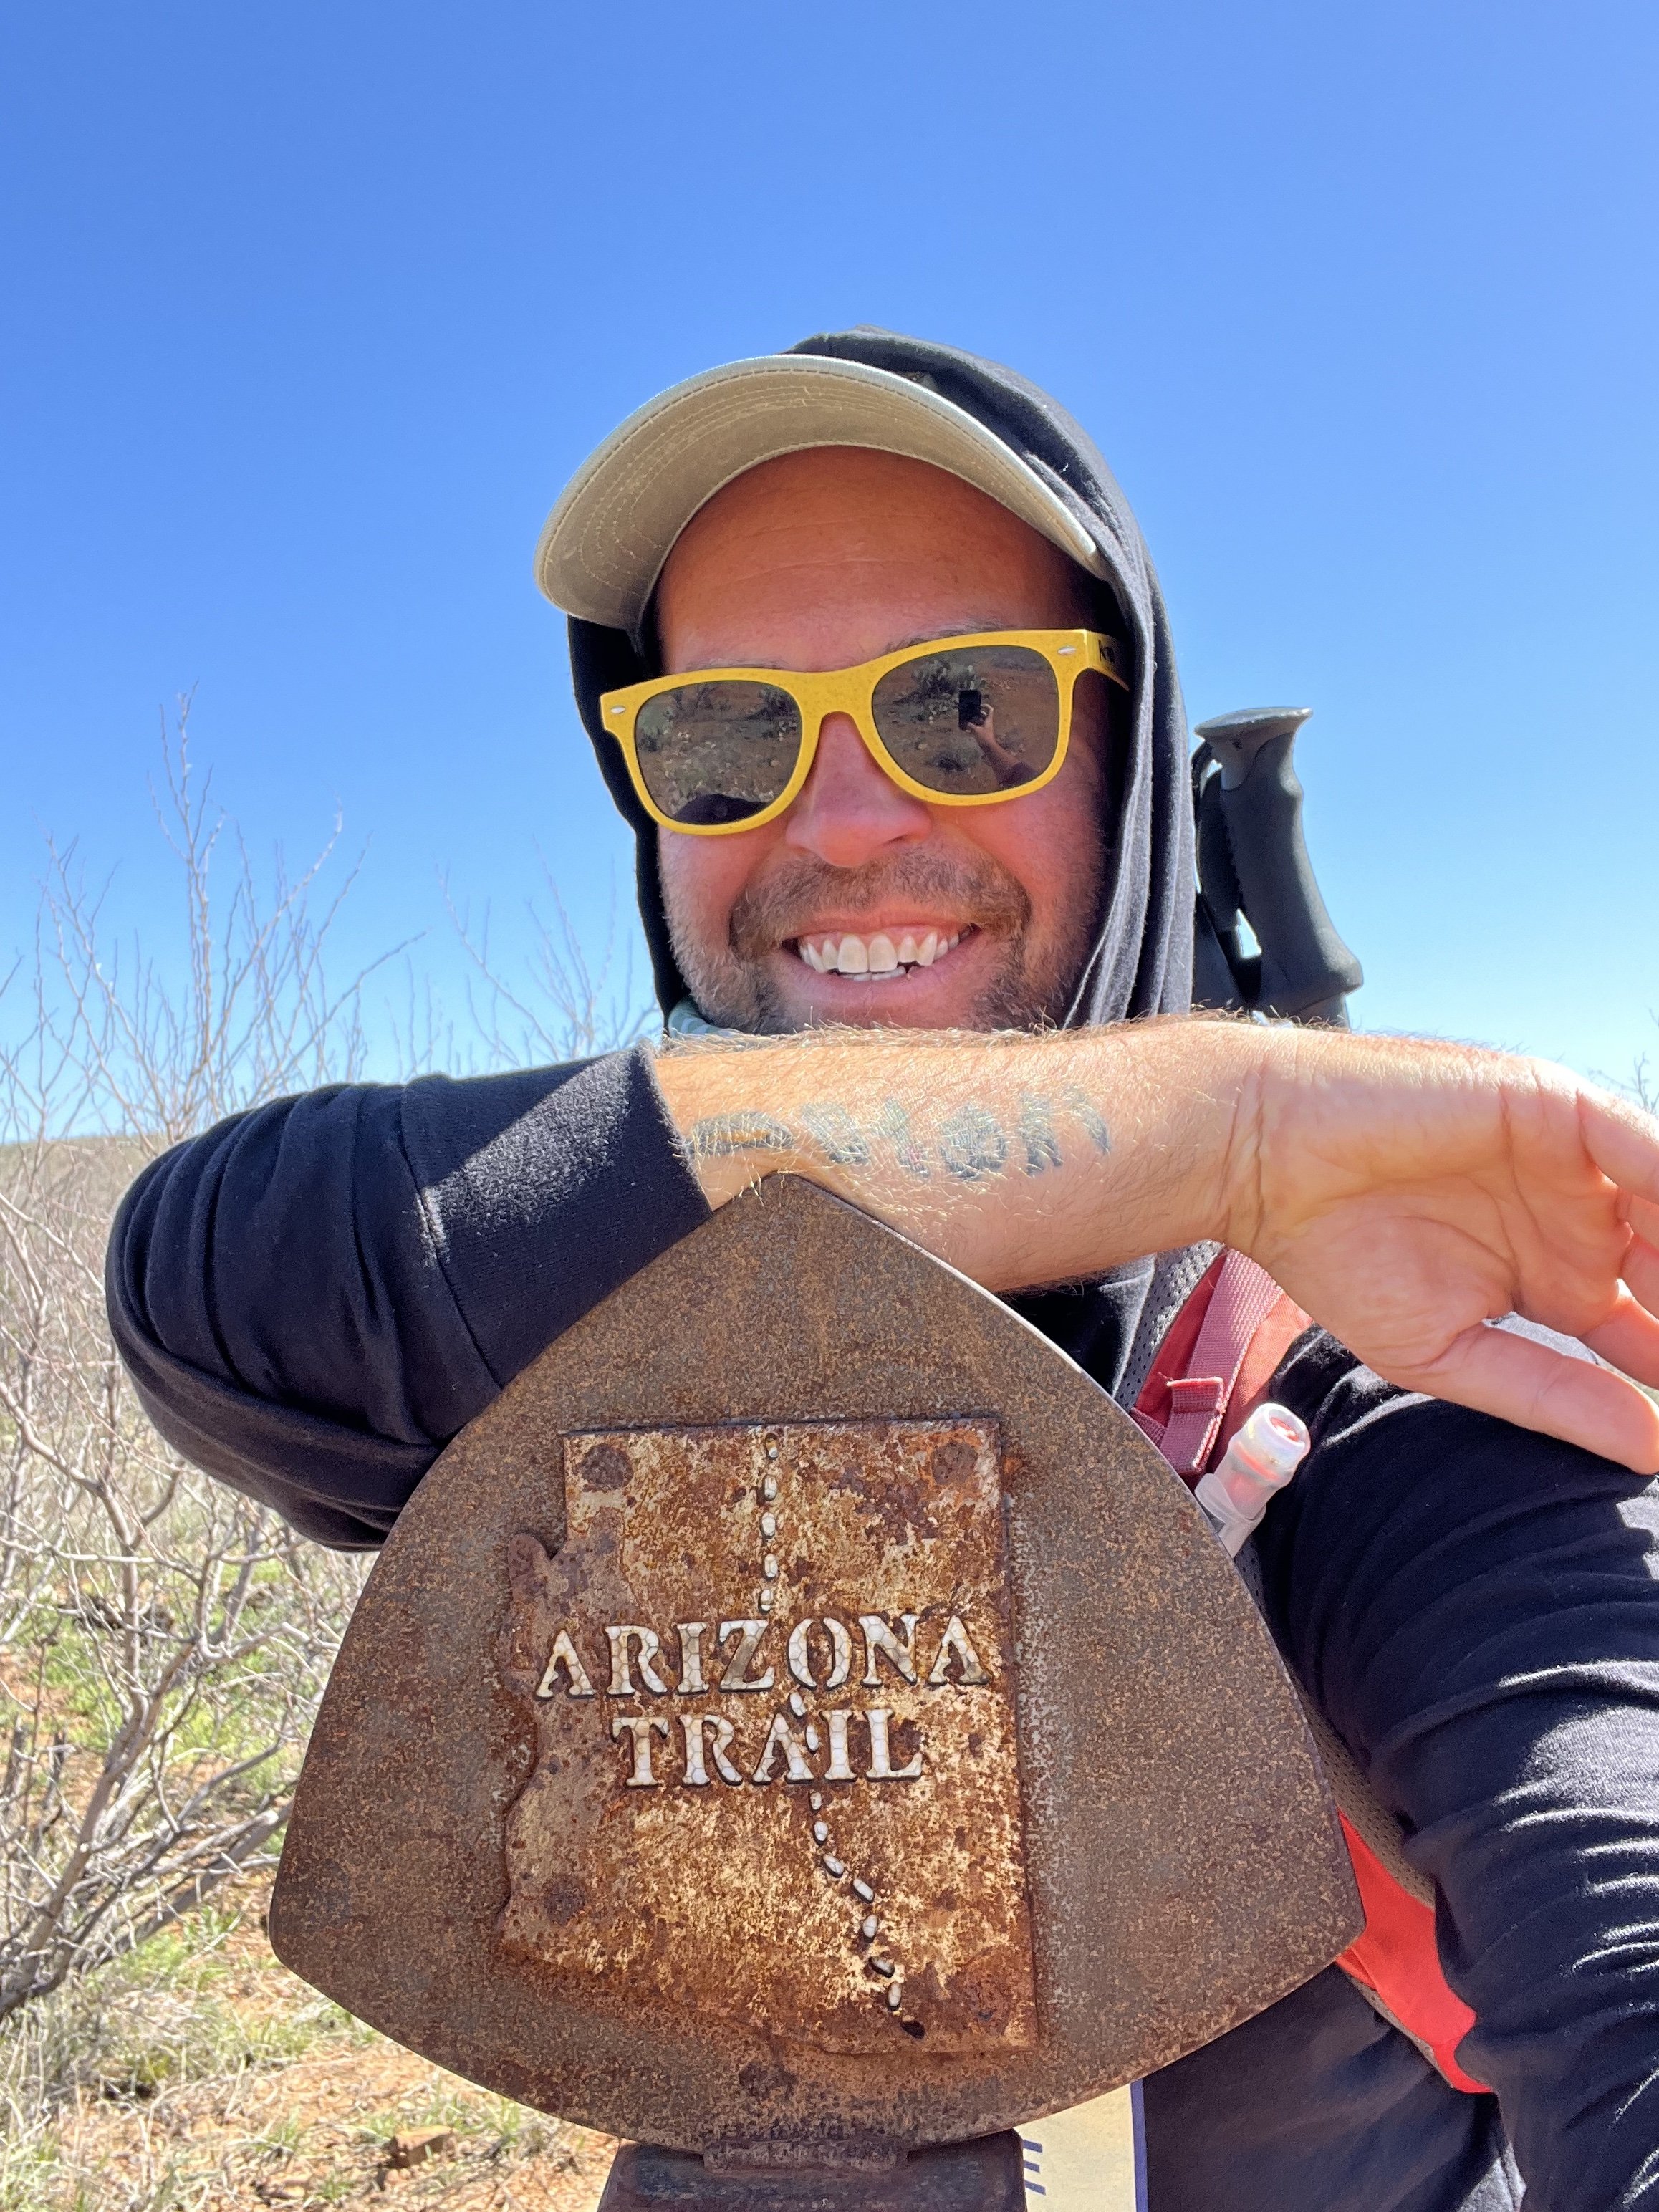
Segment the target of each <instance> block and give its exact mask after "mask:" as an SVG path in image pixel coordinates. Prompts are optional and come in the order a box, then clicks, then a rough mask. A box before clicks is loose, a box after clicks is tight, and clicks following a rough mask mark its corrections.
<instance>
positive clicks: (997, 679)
mask: <svg viewBox="0 0 1659 2212" xmlns="http://www.w3.org/2000/svg"><path fill="white" fill-rule="evenodd" d="M1126 658H1127V656H1126V655H1125V653H1124V649H1123V647H1122V646H1121V644H1120V643H1119V641H1117V639H1115V638H1113V637H1107V636H1105V635H1103V634H1102V632H1100V631H1099V630H1092V629H998V630H986V631H983V632H981V633H978V634H976V635H973V636H971V637H942V638H935V639H933V640H931V641H928V642H927V644H924V645H912V646H907V647H905V648H904V650H903V651H902V652H901V653H884V654H883V655H882V657H881V659H879V660H866V661H861V662H860V664H859V665H858V666H857V667H856V668H832V669H828V670H826V671H823V673H821V674H802V673H800V672H799V671H795V670H793V669H781V668H702V669H698V670H696V671H695V672H693V673H691V674H690V675H685V676H658V677H654V678H652V680H651V681H650V682H649V683H648V684H629V685H627V686H626V688H625V689H623V690H620V691H607V692H605V693H604V694H603V696H601V698H600V700H599V714H600V718H601V720H602V721H603V723H604V726H605V728H606V730H608V731H609V732H610V733H611V736H612V737H614V738H616V740H617V743H618V744H620V745H621V747H622V749H623V754H624V756H625V757H626V759H627V762H628V772H629V775H630V776H631V777H632V779H633V782H634V788H635V791H636V792H638V793H639V795H640V801H641V805H643V806H644V808H645V810H646V811H647V814H649V815H650V816H651V817H653V820H655V821H657V822H659V823H661V824H662V825H663V827H664V828H665V829H683V830H684V831H686V832H687V833H688V834H689V835H690V836H694V837H721V836H728V835H730V834H731V832H732V831H733V830H738V829H758V828H759V827H760V825H761V824H762V823H763V822H770V821H773V820H775V818H776V817H777V816H778V815H780V814H781V813H782V812H783V811H784V809H785V808H786V807H787V806H788V805H790V804H791V803H792V802H793V800H794V799H796V798H797V797H798V796H799V792H800V788H801V786H802V785H803V784H804V783H805V781H806V779H807V777H808V775H810V774H811V768H812V761H813V757H814V756H815V755H816V753H817V749H818V735H819V732H820V731H821V730H822V729H823V721H824V717H825V716H826V715H828V714H847V715H850V716H851V718H852V720H853V721H854V723H855V724H856V726H857V728H858V733H859V735H860V737H861V738H863V740H864V742H865V744H866V745H867V746H868V747H869V750H870V752H871V754H872V757H873V758H874V759H875V760H876V761H877V762H878V763H879V765H880V766H881V767H882V768H883V769H885V770H886V772H887V774H888V775H890V776H891V778H892V779H893V781H894V782H895V783H896V784H897V785H898V787H899V788H900V789H901V790H902V791H908V792H909V793H911V795H912V796H913V797H914V798H916V799H926V800H927V803H928V804H929V805H933V806H993V805H995V804H996V803H997V801H998V800H999V799H1023V798H1024V797H1025V795H1026V794H1027V793H1029V792H1033V791H1040V790H1041V789H1042V787H1043V785H1044V784H1045V783H1050V782H1052V781H1053V780H1054V777H1055V776H1057V775H1059V774H1060V769H1061V767H1062V766H1063V764H1064V763H1065V759H1066V745H1067V744H1068V743H1069V741H1070V738H1071V734H1072V699H1073V693H1074V692H1075V690H1076V689H1077V679H1078V678H1079V676H1081V675H1082V674H1084V672H1085V671H1086V670H1089V669H1094V670H1097V671H1098V672H1099V673H1100V674H1101V675H1103V676H1107V677H1109V678H1111V680H1112V682H1113V683H1115V684H1121V685H1122V686H1123V689H1124V690H1126V691H1127V690H1128V688H1129V683H1128V678H1127V675H1126V673H1125V662H1126Z"/></svg>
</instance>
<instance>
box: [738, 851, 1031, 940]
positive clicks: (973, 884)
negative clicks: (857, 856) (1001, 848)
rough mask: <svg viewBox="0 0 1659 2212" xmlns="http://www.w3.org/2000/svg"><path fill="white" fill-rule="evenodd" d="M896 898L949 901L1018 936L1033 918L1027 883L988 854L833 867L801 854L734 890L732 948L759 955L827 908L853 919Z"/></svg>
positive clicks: (965, 916)
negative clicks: (736, 895)
mask: <svg viewBox="0 0 1659 2212" xmlns="http://www.w3.org/2000/svg"><path fill="white" fill-rule="evenodd" d="M900 898H913V899H915V902H916V903H917V905H918V906H926V905H932V904H935V903H937V904H940V905H945V906H948V907H949V908H951V911H952V912H953V913H954V914H957V915H960V917H961V919H962V920H963V921H970V922H972V923H973V924H974V925H975V927H977V928H980V929H983V930H986V931H987V932H989V933H993V934H997V935H1001V936H1004V937H1009V938H1017V937H1019V936H1021V935H1023V934H1024V931H1025V929H1026V928H1027V927H1028V926H1029V925H1030V919H1031V902H1030V896H1028V894H1027V892H1026V890H1025V887H1024V884H1022V883H1020V881H1019V880H1018V878H1017V877H1015V876H1013V875H1011V874H1010V873H1009V872H1008V870H1007V869H1006V868H1005V867H1003V866H1001V864H1000V862H999V861H996V860H993V859H992V858H991V856H990V854H988V853H981V854H975V855H973V856H971V857H970V856H969V855H967V854H945V853H930V852H927V851H926V850H920V851H913V852H906V853H900V854H895V855H894V856H893V857H892V858H891V859H890V860H878V861H872V862H871V863H870V864H869V866H866V867H862V868H834V867H831V866H829V864H828V863H827V862H826V861H823V860H813V859H811V858H810V857H809V856H808V855H806V854H802V855H801V856H800V857H799V859H797V860H789V861H787V862H785V863H784V864H783V865H782V866H780V867H779V868H777V869H775V870H774V871H773V872H771V873H770V874H769V875H768V876H767V877H766V878H765V880H764V881H763V882H762V883H758V884H750V885H749V886H748V887H747V889H745V890H743V891H742V892H740V893H739V895H738V897H737V899H736V900H735V901H734V902H733V903H732V915H731V921H730V935H731V943H732V951H733V952H735V953H736V954H737V955H738V958H739V959H744V960H756V959H759V958H760V957H762V956H763V955H764V954H766V953H768V952H774V951H776V950H777V948H778V946H779V945H784V944H787V943H788V941H789V940H790V939H792V938H795V937H799V935H800V933H801V932H802V931H803V930H804V929H805V928H807V927H809V926H810V924H811V922H812V921H814V920H816V919H817V916H818V915H821V914H823V911H824V910H825V908H832V909H833V910H834V911H835V912H836V914H837V915H844V916H846V917H847V918H848V919H849V920H855V919H856V918H857V917H858V916H859V915H862V914H869V913H872V912H873V911H874V909H875V908H877V907H878V906H880V905H883V904H889V905H890V904H892V903H893V902H896V900H898V899H900Z"/></svg>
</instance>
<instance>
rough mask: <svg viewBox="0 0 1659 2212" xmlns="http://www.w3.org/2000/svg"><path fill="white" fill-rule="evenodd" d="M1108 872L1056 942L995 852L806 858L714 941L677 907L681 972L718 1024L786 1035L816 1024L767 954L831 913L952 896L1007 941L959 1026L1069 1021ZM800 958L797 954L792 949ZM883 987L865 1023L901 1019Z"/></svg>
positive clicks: (852, 917)
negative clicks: (1042, 935)
mask: <svg viewBox="0 0 1659 2212" xmlns="http://www.w3.org/2000/svg"><path fill="white" fill-rule="evenodd" d="M1101 874H1102V871H1101V870H1099V869H1097V870H1096V871H1095V873H1094V879H1093V880H1092V881H1091V882H1090V883H1089V884H1084V885H1079V886H1078V887H1077V888H1078V890H1079V891H1080V892H1081V893H1082V894H1083V896H1079V897H1078V898H1077V899H1076V900H1075V902H1073V905H1072V906H1071V908H1070V909H1069V914H1068V918H1067V925H1066V927H1064V928H1063V929H1062V930H1060V931H1059V932H1057V933H1055V935H1054V938H1053V939H1051V940H1050V941H1049V942H1048V944H1046V945H1044V944H1043V943H1042V942H1041V941H1040V940H1039V939H1038V938H1037V937H1036V935H1035V934H1034V933H1033V930H1032V915H1031V902H1030V896H1029V895H1028V894H1027V892H1026V890H1025V888H1024V884H1021V883H1020V882H1019V881H1018V878H1016V877H1015V876H1013V875H1012V873H1011V872H1009V871H1008V870H1007V869H1006V868H1004V867H1002V866H1000V864H999V863H998V862H997V861H995V860H993V859H992V858H991V856H990V855H989V854H981V855H980V856H979V858H978V859H977V860H964V859H963V858H961V857H959V856H957V855H948V856H947V855H945V854H930V853H927V852H915V853H910V854H902V855H900V856H899V857H897V858H896V859H893V860H885V861H883V862H881V863H880V864H878V865H877V866H872V867H869V868H856V869H852V868H832V867H829V866H827V865H826V864H825V863H824V862H823V861H821V860H811V859H809V858H806V857H804V856H803V857H802V858H801V859H799V860H796V861H794V862H793V863H792V864H790V865H789V866H788V867H787V870H785V871H783V872H779V873H777V874H775V875H772V876H770V877H769V878H767V879H766V880H765V881H764V882H763V883H760V884H756V885H754V886H752V887H751V888H750V889H749V890H745V891H744V892H742V893H741V894H740V895H739V896H738V899H737V900H736V902H734V903H733V905H732V910H731V915H730V920H729V924H728V927H727V931H726V941H725V942H724V943H723V944H722V943H709V942H706V941H703V940H702V939H699V937H698V936H697V934H696V932H695V931H694V930H692V929H691V928H690V927H687V926H686V917H684V915H678V914H676V913H675V911H674V908H673V905H672V902H670V903H669V906H668V912H667V921H668V932H669V939H670V941H671V944H672V946H673V950H674V957H675V959H676V960H677V961H678V963H679V970H680V974H681V975H683V976H684V979H685V981H686V983H687V985H688V987H690V992H691V995H692V997H693V999H694V1000H696V1004H697V1006H698V1008H699V1010H700V1011H701V1012H702V1015H703V1017H704V1018H705V1019H706V1020H708V1021H709V1022H712V1023H713V1024H714V1025H715V1027H716V1028H720V1029H733V1030H745V1031H747V1032H748V1033H749V1034H750V1035H751V1036H786V1035H788V1034H789V1033H790V1032H792V1031H793V1030H799V1029H800V1028H802V1027H804V1026H806V1025H808V1024H810V1022H811V1016H810V1015H803V1014H802V1012H800V1010H799V1008H798V1007H797V1006H793V1005H792V1004H791V1003H789V1001H788V1000H787V998H786V996H785V994H783V993H782V992H781V990H780V989H779V987H778V985H777V981H776V979H775V977H774V975H772V973H771V972H770V969H769V965H768V961H769V956H772V955H775V953H776V952H777V951H778V950H779V948H780V947H781V946H782V945H786V944H787V943H788V942H789V941H790V940H791V939H793V938H795V937H796V936H798V935H799V933H800V932H801V931H803V930H805V929H809V928H810V927H811V926H812V925H813V923H814V922H815V921H817V918H818V916H819V915H822V914H823V913H824V912H825V911H826V910H828V911H832V912H834V913H835V914H836V915H838V916H841V917H843V918H844V919H845V920H847V921H849V922H852V921H856V919H857V917H858V916H859V915H860V914H872V913H873V912H875V910H876V909H877V908H878V907H879V906H881V905H883V904H886V905H887V906H889V908H891V907H892V906H894V905H902V904H903V903H905V902H907V901H912V900H913V901H914V902H915V905H916V906H917V908H919V909H921V910H923V911H925V910H926V908H927V907H929V906H933V905H935V904H939V903H942V904H945V905H946V906H947V907H948V908H950V909H951V910H952V911H953V912H956V913H958V914H961V915H963V916H964V917H965V918H967V919H969V920H970V921H972V922H973V923H974V925H975V927H976V928H977V929H978V930H980V931H981V933H983V934H984V935H985V936H986V937H987V938H989V939H994V940H995V941H996V942H997V943H998V944H999V945H1000V957H999V958H998V961H997V963H996V966H995V968H994V971H993V973H992V975H991V977H990V979H989V981H987V983H985V984H984V985H983V986H982V987H981V989H980V991H979V992H978V994H976V996H975V999H974V1000H973V1001H972V1003H971V1004H970V1005H969V1006H966V1007H964V1008H963V1010H962V1011H961V1012H960V1013H959V1014H958V1015H957V1016H956V1018H954V1019H953V1021H952V1024H951V1026H952V1027H954V1028H958V1029H973V1030H1014V1029H1018V1030H1033V1029H1041V1028H1044V1027H1048V1026H1052V1025H1054V1024H1059V1023H1061V1022H1063V1021H1064V1020H1065V1018H1066V1013H1067V1012H1068V1010H1069V1008H1070V1006H1071V1003H1072V1000H1073V996H1074V995H1075V994H1076V990H1077V987H1078V984H1079V980H1080V979H1081V977H1082V975H1083V971H1084V969H1085V966H1086V964H1087V963H1088V959H1089V956H1090V953H1091V950H1092V948H1093V944H1094V938H1095V933H1096V928H1097V916H1098V914H1099V909H1100V897H1101V881H1100V877H1101ZM787 957H790V958H792V959H793V958H794V957H797V956H796V955H794V954H793V953H790V954H789V955H788V956H787ZM887 988H890V987H889V986H884V985H877V986H873V987H872V988H871V991H870V1000H871V1006H870V1012H869V1014H868V1016H867V1017H866V1018H864V1019H863V1020H861V1021H860V1020H859V1019H858V1018H856V1017H854V1022H855V1025H857V1026H860V1027H870V1028H877V1027H892V1026H895V1025H902V1012H901V1009H900V1007H899V1006H895V1007H894V1008H893V1009H892V1010H891V1011H889V1010H888V1008H887V1007H886V1006H884V1004H883V1003H882V994H883V992H884V990H885V989H887Z"/></svg>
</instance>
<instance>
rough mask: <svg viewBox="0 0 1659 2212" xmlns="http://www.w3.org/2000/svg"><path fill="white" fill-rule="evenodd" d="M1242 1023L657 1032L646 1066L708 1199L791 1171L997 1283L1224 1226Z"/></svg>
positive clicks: (1249, 1068) (1250, 1038)
mask: <svg viewBox="0 0 1659 2212" xmlns="http://www.w3.org/2000/svg"><path fill="white" fill-rule="evenodd" d="M1259 1036H1260V1032H1259V1031H1252V1030H1249V1029H1248V1028H1246V1027H1244V1026H1243V1025H1242V1024H1223V1023H1197V1022H1182V1021H1176V1022H1163V1023H1150V1024H1137V1025H1136V1026H1135V1027H1134V1028H1133V1029H1115V1030H1063V1031H1059V1032H1056V1033H1054V1034H1052V1035H1048V1036H984V1035H978V1034H960V1033H941V1034H931V1033H927V1032H908V1033H899V1032H887V1033H885V1034H884V1033H883V1032H882V1031H880V1030H859V1031H839V1032H823V1031H820V1032H817V1033H816V1034H809V1035H807V1036H800V1037H790V1038H787V1039H778V1040H769V1041H757V1042H754V1043H741V1042H735V1041H734V1042H732V1043H731V1044H729V1045H726V1044H714V1043H710V1044H697V1045H693V1046H690V1047H681V1048H671V1049H670V1050H668V1051H666V1052H665V1053H664V1054H662V1055H661V1056H660V1057H659V1060H658V1062H657V1074H658V1079H659V1083H660V1085H661V1087H662V1090H663V1093H664V1096H665V1098H666V1100H667V1102H668V1105H669V1109H670V1110H671V1113H672V1115H673V1116H674V1119H675V1121H676V1122H677V1123H678V1127H679V1129H680V1132H681V1135H682V1137H683V1139H684V1144H685V1146H686V1151H687V1153H688V1156H689V1157H690V1160H691V1163H692V1165H693V1167H694V1169H695V1171H696V1175H697V1177H698V1179H699V1181H700V1182H701V1183H702V1188H703V1190H704V1192H705V1194H707V1196H708V1199H709V1200H710V1202H711V1203H712V1204H714V1205H716V1206H719V1205H721V1204H724V1203H725V1201H726V1200H728V1199H730V1198H732V1197H735V1196H736V1195H737V1194H738V1192H739V1191H741V1190H743V1189H744V1188H747V1187H748V1186H749V1185H750V1184H751V1183H753V1182H756V1181H757V1178H759V1177H760V1176H766V1175H770V1174H776V1173H778V1172H781V1171H787V1172H790V1173H793V1174H797V1175H802V1176H808V1177H810V1178H811V1180H812V1181H813V1182H817V1183H821V1184H822V1185H823V1187H824V1188H826V1189H829V1190H832V1191H834V1192H835V1193H836V1194H837V1195H838V1196H840V1197H842V1198H846V1199H848V1200H851V1202H852V1203H853V1204H854V1205H855V1206H860V1207H862V1208H863V1209H864V1210H865V1211H866V1212H869V1213H872V1214H874V1215H875V1216H876V1217H877V1218H879V1219H880V1220H883V1221H884V1222H886V1223H887V1224H888V1225H890V1227H892V1228H894V1229H897V1230H900V1231H902V1232H903V1233H904V1234H905V1235H906V1236H908V1237H914V1238H915V1240H916V1242H917V1243H921V1244H923V1245H925V1246H927V1249H929V1250H930V1251H933V1252H934V1253H936V1254H937V1255H939V1257H940V1258H941V1259H944V1260H947V1261H950V1262H951V1265H952V1266H954V1267H960V1268H961V1269H962V1271H963V1273H965V1274H968V1275H970V1276H972V1277H973V1278H974V1279H975V1281H977V1282H980V1283H982V1284H984V1285H986V1287H987V1289H991V1290H1010V1289H1014V1288H1019V1287H1026V1286H1030V1285H1036V1284H1042V1283H1053V1282H1062V1281H1066V1280H1069V1279H1073V1278H1076V1277H1079V1276H1085V1275H1093V1274H1098V1273H1101V1272H1102V1271H1103V1270H1104V1269H1105V1268H1108V1267H1112V1266H1114V1265H1115V1264H1116V1263H1117V1262H1118V1261H1123V1260H1129V1259H1133V1258H1135V1257H1137V1256H1138V1255H1140V1254H1141V1253H1144V1252H1150V1251H1159V1250H1164V1249H1168V1248H1170V1247H1171V1246H1174V1245H1178V1244H1185V1243H1194V1242H1197V1241H1198V1240H1200V1239H1201V1238H1204V1237H1222V1236H1225V1234H1226V1228H1227V1220H1228V1213H1229V1208H1228V1203H1227V1177H1228V1172H1229V1165H1230V1163H1231V1160H1232V1158H1233V1157H1234V1152H1235V1127H1236V1123H1237V1117H1238V1115H1239V1113H1240V1111H1241V1107H1242V1106H1243V1104H1244V1103H1245V1101H1246V1100H1247V1098H1248V1097H1249V1094H1250V1092H1251V1089H1252V1085H1253V1082H1254V1076H1255V1068H1256V1066H1257V1064H1258V1062H1259V1060H1260V1048H1259V1045H1258V1044H1257V1043H1256V1042H1255V1040H1256V1039H1257V1038H1258V1037H1259Z"/></svg>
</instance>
